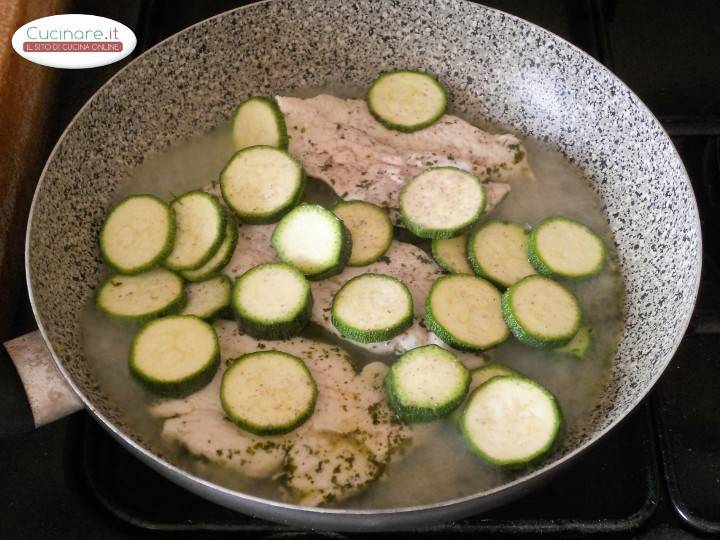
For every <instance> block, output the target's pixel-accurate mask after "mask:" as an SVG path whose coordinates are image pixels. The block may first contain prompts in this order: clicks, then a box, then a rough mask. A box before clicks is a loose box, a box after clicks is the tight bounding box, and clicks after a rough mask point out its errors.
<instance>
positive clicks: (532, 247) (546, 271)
mask: <svg viewBox="0 0 720 540" xmlns="http://www.w3.org/2000/svg"><path fill="white" fill-rule="evenodd" d="M553 222H567V223H571V224H573V225H574V226H576V227H579V228H580V229H583V230H584V231H585V232H586V233H588V234H589V235H590V236H591V237H592V238H593V239H594V240H595V241H596V242H598V244H599V245H600V246H601V251H602V256H601V259H600V261H599V262H598V264H597V265H596V266H595V267H594V268H593V269H592V270H590V271H589V272H587V273H582V274H573V273H566V272H562V271H559V270H557V269H554V268H552V265H551V264H550V263H549V262H548V261H547V260H546V259H545V258H544V257H543V256H542V254H541V253H540V251H541V250H540V249H539V248H538V235H539V234H540V231H541V230H542V228H543V227H544V226H546V225H548V224H551V223H553ZM528 260H529V261H530V264H532V265H533V266H534V267H535V270H537V271H538V273H540V274H542V275H544V276H547V277H550V278H554V279H568V280H581V279H588V278H592V277H595V276H597V275H598V274H599V273H600V272H601V271H602V269H603V268H604V266H605V261H606V260H607V249H606V247H605V243H604V242H603V241H602V240H601V239H600V237H599V236H598V235H597V234H595V233H594V232H593V231H592V230H590V228H589V227H587V226H586V225H585V224H583V223H580V222H579V221H576V220H574V219H570V218H567V217H565V216H550V217H547V218H545V219H542V220H540V221H539V222H537V223H536V224H535V226H534V227H533V228H532V229H531V230H530V234H529V235H528Z"/></svg>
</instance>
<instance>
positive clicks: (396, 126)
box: [365, 69, 447, 133]
mask: <svg viewBox="0 0 720 540" xmlns="http://www.w3.org/2000/svg"><path fill="white" fill-rule="evenodd" d="M403 74H412V75H422V76H424V77H427V78H428V79H429V80H432V81H433V82H434V85H435V87H436V88H437V89H438V90H439V92H440V94H441V96H442V105H441V107H439V108H438V109H437V111H435V113H434V114H431V115H428V117H427V118H426V119H425V120H420V121H418V122H415V123H412V124H400V123H397V122H393V121H391V120H389V119H387V118H385V117H384V116H383V115H382V114H380V113H379V112H378V111H377V110H376V107H375V106H374V105H373V101H374V99H373V91H374V90H375V89H376V88H377V87H378V85H379V84H382V83H383V81H384V79H385V78H387V77H393V76H397V75H403ZM365 101H366V102H367V106H368V110H369V111H370V113H371V114H372V115H373V116H374V117H375V119H376V120H377V121H378V122H380V123H381V124H382V125H383V126H385V127H386V128H388V129H392V130H395V131H402V132H404V133H412V132H413V131H418V130H421V129H424V128H426V127H428V126H431V125H432V124H434V123H435V122H437V121H438V120H439V119H440V118H442V116H443V114H445V110H446V108H447V92H446V91H445V88H443V86H442V85H441V84H440V82H439V81H438V80H437V77H436V76H435V75H432V74H430V73H427V72H425V71H419V70H409V69H408V70H400V71H389V72H383V73H380V75H378V77H377V78H376V79H375V80H374V81H373V82H372V83H371V84H370V87H369V88H368V91H367V94H366V96H365Z"/></svg>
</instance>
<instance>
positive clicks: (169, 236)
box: [100, 195, 175, 274]
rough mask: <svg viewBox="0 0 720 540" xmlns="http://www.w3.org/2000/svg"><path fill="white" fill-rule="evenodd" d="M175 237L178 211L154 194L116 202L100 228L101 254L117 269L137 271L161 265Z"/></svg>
mask: <svg viewBox="0 0 720 540" xmlns="http://www.w3.org/2000/svg"><path fill="white" fill-rule="evenodd" d="M174 239H175V213H174V212H173V211H172V209H171V208H170V206H169V205H168V204H167V203H165V201H163V200H161V199H159V198H158V197H155V196H154V195H131V196H129V197H126V198H124V199H122V200H121V201H119V202H118V203H117V204H115V205H114V206H113V207H112V208H111V209H110V211H109V212H108V216H107V217H106V218H105V221H104V222H103V225H102V228H101V229H100V254H101V255H102V258H103V260H104V261H105V262H106V263H107V264H108V265H109V266H110V267H112V268H113V269H114V270H115V271H116V272H119V273H121V274H137V273H140V272H144V271H145V270H150V269H151V268H153V267H155V266H157V265H159V264H160V263H161V262H162V261H163V259H165V257H166V256H167V255H168V253H170V250H171V249H172V246H173V241H174Z"/></svg>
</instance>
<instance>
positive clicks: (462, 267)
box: [431, 235, 474, 274]
mask: <svg viewBox="0 0 720 540" xmlns="http://www.w3.org/2000/svg"><path fill="white" fill-rule="evenodd" d="M455 241H458V242H460V243H462V245H463V250H465V252H466V253H465V255H466V257H465V259H464V264H463V260H461V261H460V262H459V263H457V264H455V263H453V262H451V261H450V260H448V259H446V258H445V257H444V256H443V245H442V244H441V242H455ZM445 249H447V248H445ZM431 250H432V256H433V259H435V262H436V263H437V264H438V266H439V267H440V268H442V269H443V271H444V272H445V273H447V274H473V273H474V271H473V269H472V267H471V266H470V262H469V260H468V259H467V237H466V236H465V235H461V236H457V237H455V238H450V239H437V238H435V239H434V240H433V241H432V245H431Z"/></svg>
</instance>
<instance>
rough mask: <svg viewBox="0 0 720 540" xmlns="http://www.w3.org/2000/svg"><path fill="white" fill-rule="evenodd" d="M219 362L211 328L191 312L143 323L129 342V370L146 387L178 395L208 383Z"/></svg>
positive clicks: (158, 392)
mask: <svg viewBox="0 0 720 540" xmlns="http://www.w3.org/2000/svg"><path fill="white" fill-rule="evenodd" d="M219 364H220V345H219V342H218V337H217V333H216V332H215V329H214V328H213V327H212V326H210V325H209V324H208V323H206V322H205V321H203V320H202V319H199V318H198V317H192V316H187V315H184V316H178V315H175V316H170V317H163V318H161V319H155V320H154V321H151V322H149V323H148V324H147V325H145V326H144V327H143V328H142V329H141V330H140V332H139V333H138V334H137V335H136V336H135V338H134V339H133V341H132V345H131V346H130V362H129V367H130V372H131V373H132V375H133V376H134V377H135V378H136V379H137V380H138V381H139V382H140V383H141V384H143V385H144V386H145V387H146V388H148V389H149V390H150V391H152V392H154V393H156V394H159V395H164V396H172V397H182V396H186V395H188V394H191V393H193V392H196V391H197V390H199V389H200V388H202V387H203V386H205V385H206V384H207V383H209V382H210V381H211V380H212V378H213V376H214V375H215V372H216V371H217V368H218V366H219Z"/></svg>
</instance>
